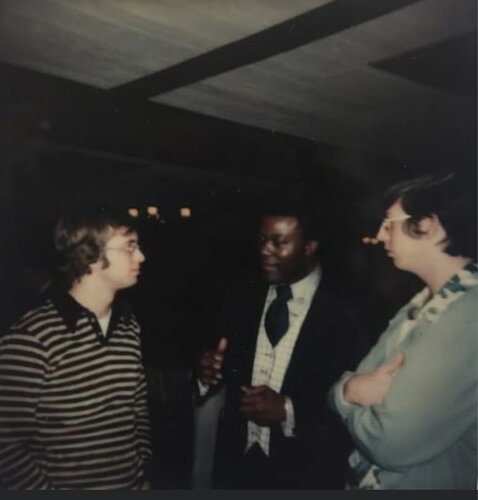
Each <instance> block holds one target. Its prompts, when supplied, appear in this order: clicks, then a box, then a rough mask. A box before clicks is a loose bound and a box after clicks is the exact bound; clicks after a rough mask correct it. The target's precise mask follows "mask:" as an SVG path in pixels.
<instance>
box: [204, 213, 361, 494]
mask: <svg viewBox="0 0 478 500" xmlns="http://www.w3.org/2000/svg"><path fill="white" fill-rule="evenodd" d="M315 231H316V226H315V224H314V221H313V219H312V218H311V217H310V216H309V215H308V214H304V213H298V212H294V213H292V211H290V210H289V211H288V212H287V211H276V212H273V213H272V212H270V213H268V214H267V215H264V216H263V217H262V220H261V225H260V232H259V245H258V250H259V254H260V258H261V267H262V274H263V278H265V280H263V281H262V282H249V283H246V284H244V286H242V287H237V288H235V289H234V291H233V293H232V296H231V297H229V299H228V300H227V301H226V305H225V306H224V308H223V310H222V314H221V318H220V320H219V322H218V329H219V332H218V333H219V334H218V341H217V344H216V346H215V349H213V350H210V351H206V352H205V353H204V354H203V355H202V357H201V359H200V362H199V371H198V381H199V390H200V394H201V396H202V398H207V396H208V395H211V394H214V393H215V392H216V391H217V390H218V389H219V388H220V387H222V386H223V384H225V386H226V399H225V407H224V410H223V412H222V416H221V418H220V423H219V429H218V436H217V443H218V445H217V448H216V454H215V478H216V482H215V486H216V487H219V488H242V489H245V488H253V489H259V488H268V489H277V488H291V489H299V488H307V489H311V488H324V489H336V488H337V489H341V488H343V486H344V483H345V477H344V474H345V465H346V457H347V453H348V451H349V449H350V442H349V438H348V435H347V434H346V431H345V429H344V428H343V427H342V426H341V424H340V422H339V420H338V419H337V418H336V416H335V415H333V414H332V412H330V410H329V409H328V408H327V403H326V394H327V391H328V389H329V388H330V386H331V385H332V383H333V382H334V381H335V380H336V379H337V377H338V376H339V375H340V374H341V373H343V371H344V370H345V369H351V368H352V367H354V366H355V364H356V362H357V361H358V359H359V356H360V354H361V350H360V349H358V348H357V347H356V346H357V345H358V343H359V342H360V338H359V334H358V332H357V327H358V326H359V324H358V322H357V318H356V317H355V316H354V311H353V309H352V308H351V306H350V305H349V304H347V303H346V302H345V301H343V300H342V299H341V298H339V297H337V296H336V295H334V294H330V293H328V292H327V291H326V285H325V279H324V278H323V273H322V269H321V267H320V265H319V262H318V259H317V255H316V254H317V249H318V245H319V243H318V237H317V235H316V233H315Z"/></svg>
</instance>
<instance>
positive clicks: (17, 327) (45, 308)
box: [7, 299, 62, 338]
mask: <svg viewBox="0 0 478 500" xmlns="http://www.w3.org/2000/svg"><path fill="white" fill-rule="evenodd" d="M61 323H62V319H61V316H60V314H59V312H58V309H57V308H56V307H55V305H54V303H53V301H52V300H50V299H46V300H44V302H43V303H42V304H41V305H39V306H37V307H34V308H33V309H30V310H29V311H27V312H26V313H24V314H23V315H22V316H21V317H20V318H19V319H18V320H17V321H15V323H13V325H12V326H11V327H10V329H9V332H8V334H14V333H18V332H22V333H24V334H28V335H30V336H32V337H38V338H41V337H42V335H43V334H45V333H48V332H49V331H51V330H53V329H55V328H58V327H59V325H60V324H61ZM8 334H7V335H8Z"/></svg>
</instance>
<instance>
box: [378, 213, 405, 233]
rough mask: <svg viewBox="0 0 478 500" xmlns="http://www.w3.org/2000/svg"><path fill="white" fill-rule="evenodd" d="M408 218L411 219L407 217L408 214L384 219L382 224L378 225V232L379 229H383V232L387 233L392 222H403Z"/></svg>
mask: <svg viewBox="0 0 478 500" xmlns="http://www.w3.org/2000/svg"><path fill="white" fill-rule="evenodd" d="M410 218H411V215H408V214H403V215H398V216H397V217H385V218H384V219H383V221H382V223H381V224H380V228H379V231H380V229H383V230H384V231H387V232H388V231H390V229H391V227H392V222H399V221H404V220H407V219H410Z"/></svg>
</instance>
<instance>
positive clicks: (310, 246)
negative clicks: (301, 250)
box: [305, 240, 319, 257]
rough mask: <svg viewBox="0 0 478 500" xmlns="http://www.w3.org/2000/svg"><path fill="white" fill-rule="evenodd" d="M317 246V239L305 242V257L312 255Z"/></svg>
mask: <svg viewBox="0 0 478 500" xmlns="http://www.w3.org/2000/svg"><path fill="white" fill-rule="evenodd" d="M318 248H319V242H318V241H317V240H309V241H307V242H306V244H305V254H306V255H307V257H310V256H311V255H314V254H315V252H317V249H318Z"/></svg>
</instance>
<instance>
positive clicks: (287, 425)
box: [281, 396, 296, 437]
mask: <svg viewBox="0 0 478 500" xmlns="http://www.w3.org/2000/svg"><path fill="white" fill-rule="evenodd" d="M284 407H285V420H284V421H283V422H281V427H282V432H283V433H284V436H285V437H295V435H296V434H295V414H294V405H293V404H292V400H291V399H290V398H289V396H285V404H284Z"/></svg>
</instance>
